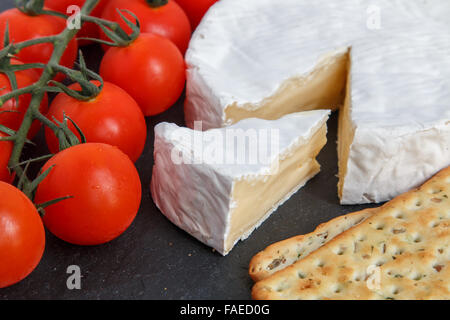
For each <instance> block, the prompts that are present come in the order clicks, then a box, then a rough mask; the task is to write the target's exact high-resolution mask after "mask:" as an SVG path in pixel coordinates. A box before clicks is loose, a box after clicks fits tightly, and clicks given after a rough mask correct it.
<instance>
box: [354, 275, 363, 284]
mask: <svg viewBox="0 0 450 320" xmlns="http://www.w3.org/2000/svg"><path fill="white" fill-rule="evenodd" d="M362 279H363V277H362V276H361V275H360V274H354V275H353V281H356V282H359V281H361V280H362Z"/></svg>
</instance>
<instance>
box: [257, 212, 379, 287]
mask: <svg viewBox="0 0 450 320" xmlns="http://www.w3.org/2000/svg"><path fill="white" fill-rule="evenodd" d="M374 210H375V209H366V210H362V211H358V212H354V213H350V214H347V215H343V216H340V217H337V218H334V219H333V220H331V221H328V222H326V223H322V224H321V225H319V226H318V227H317V229H316V230H314V231H313V232H311V233H309V234H305V235H299V236H295V237H292V238H289V239H286V240H283V241H279V242H276V243H274V244H272V245H270V246H268V247H267V248H266V249H264V250H263V251H261V252H259V253H258V254H256V255H255V256H254V257H253V258H252V260H251V261H250V265H249V274H250V277H251V278H252V279H253V280H254V281H255V282H256V281H260V280H262V279H265V278H267V277H269V276H270V275H272V274H274V273H275V272H277V271H279V270H281V269H284V268H286V267H287V266H289V265H291V264H293V263H294V262H296V261H298V260H300V259H304V258H305V257H307V256H308V255H309V254H310V253H311V252H313V251H315V250H317V249H318V248H320V247H321V246H323V245H324V244H325V243H327V242H329V241H330V240H332V239H333V238H334V237H336V236H337V235H338V234H340V233H342V232H344V231H346V230H348V229H350V228H351V227H354V226H355V225H358V224H359V223H361V222H362V221H364V220H365V219H367V218H368V217H369V216H370V215H371V214H372V212H373V211H374Z"/></svg>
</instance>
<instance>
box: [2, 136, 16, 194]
mask: <svg viewBox="0 0 450 320" xmlns="http://www.w3.org/2000/svg"><path fill="white" fill-rule="evenodd" d="M0 137H7V135H6V134H4V133H2V132H1V131H0ZM12 149H13V143H12V142H11V141H0V181H4V182H8V183H11V182H12V179H13V174H12V173H11V171H10V170H9V169H8V162H9V158H11V152H12ZM0 201H1V200H0Z"/></svg>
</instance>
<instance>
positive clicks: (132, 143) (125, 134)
mask: <svg viewBox="0 0 450 320" xmlns="http://www.w3.org/2000/svg"><path fill="white" fill-rule="evenodd" d="M93 83H95V84H96V85H97V86H99V85H100V83H99V82H98V81H93ZM69 88H71V89H74V90H80V89H81V88H80V85H79V84H73V85H71V86H69ZM64 113H65V114H66V115H67V116H69V117H70V118H71V119H72V120H73V121H74V122H75V123H76V124H77V125H78V126H79V127H80V129H81V131H82V132H83V134H84V135H85V137H86V140H87V142H101V143H106V144H110V145H113V146H116V147H118V148H119V149H120V150H122V151H123V152H124V153H125V154H127V155H128V156H129V157H130V159H131V160H132V161H133V162H135V161H136V160H137V159H138V158H139V157H140V155H141V154H142V151H143V150H144V146H145V139H146V137H147V125H146V123H145V118H144V115H143V113H142V111H141V109H140V108H139V106H138V104H137V103H136V101H134V99H133V98H132V97H131V96H130V95H129V94H128V93H126V92H125V91H124V90H123V89H121V88H119V87H118V86H116V85H114V84H112V83H109V82H105V83H104V87H103V90H102V92H100V94H99V95H98V96H97V97H95V98H94V99H92V100H90V101H79V100H77V99H74V98H71V97H70V96H68V95H66V94H65V93H60V94H58V95H57V96H56V98H55V99H54V100H53V102H52V104H51V106H50V110H49V112H48V115H47V117H48V118H49V119H53V118H56V119H57V120H58V121H62V120H63V117H64ZM69 127H70V128H71V130H72V132H74V133H75V134H76V135H77V136H78V137H79V134H78V132H77V130H76V129H75V127H74V126H73V125H72V124H71V123H69ZM45 137H46V140H47V145H48V147H49V149H50V151H51V152H52V153H57V152H58V150H59V141H58V139H57V138H56V136H55V134H54V133H53V131H52V130H50V129H49V128H48V127H46V128H45Z"/></svg>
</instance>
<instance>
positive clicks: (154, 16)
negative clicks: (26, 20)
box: [101, 0, 192, 55]
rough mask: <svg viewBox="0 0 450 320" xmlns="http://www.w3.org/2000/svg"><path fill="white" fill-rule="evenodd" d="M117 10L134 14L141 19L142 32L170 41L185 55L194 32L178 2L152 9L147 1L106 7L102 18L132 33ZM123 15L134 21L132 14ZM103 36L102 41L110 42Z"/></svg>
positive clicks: (114, 0)
mask: <svg viewBox="0 0 450 320" xmlns="http://www.w3.org/2000/svg"><path fill="white" fill-rule="evenodd" d="M117 8H118V9H127V10H129V11H131V12H133V13H134V14H135V15H136V16H137V18H138V19H139V23H140V25H141V31H142V32H145V33H154V34H158V35H160V36H162V37H165V38H168V39H170V40H171V41H172V42H173V43H175V44H176V45H177V47H178V49H180V51H181V53H182V54H183V55H184V53H185V52H186V50H187V47H188V45H189V40H190V39H191V33H192V30H191V25H190V23H189V19H188V17H187V16H186V14H185V13H184V11H183V9H181V8H180V6H178V4H177V3H176V2H174V1H173V0H169V2H168V3H167V4H166V5H163V6H160V7H156V8H152V7H151V6H150V5H149V4H148V3H147V1H146V0H111V1H110V2H109V3H108V4H107V6H106V7H105V9H104V11H103V14H102V18H103V19H106V20H111V21H115V22H118V23H119V24H120V26H121V27H122V28H123V29H124V30H125V31H126V32H128V33H131V29H130V27H128V26H127V25H126V23H125V22H124V21H123V20H122V18H121V17H120V15H119V13H118V12H117ZM123 14H124V15H125V17H127V18H128V19H130V20H131V21H134V18H133V17H132V16H131V15H130V14H128V13H126V12H124V13H123ZM101 35H102V39H104V40H108V38H107V37H106V35H105V34H104V33H103V32H101Z"/></svg>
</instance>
